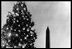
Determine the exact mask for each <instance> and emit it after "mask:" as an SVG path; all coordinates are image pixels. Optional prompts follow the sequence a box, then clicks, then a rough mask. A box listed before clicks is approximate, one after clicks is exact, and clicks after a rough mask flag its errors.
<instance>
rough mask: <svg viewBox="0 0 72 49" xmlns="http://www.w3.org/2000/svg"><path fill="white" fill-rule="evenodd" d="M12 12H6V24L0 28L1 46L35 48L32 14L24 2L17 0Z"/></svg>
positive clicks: (35, 36)
mask: <svg viewBox="0 0 72 49" xmlns="http://www.w3.org/2000/svg"><path fill="white" fill-rule="evenodd" d="M12 11H13V12H12V13H11V12H8V15H7V17H8V18H7V20H6V24H4V26H3V28H2V29H1V47H2V48H36V47H35V46H34V42H35V40H36V39H37V35H36V32H35V29H33V26H34V25H35V24H34V21H32V20H31V16H32V14H30V12H29V11H28V9H27V6H26V3H25V2H23V1H17V3H16V4H15V5H14V6H13V10H12Z"/></svg>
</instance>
